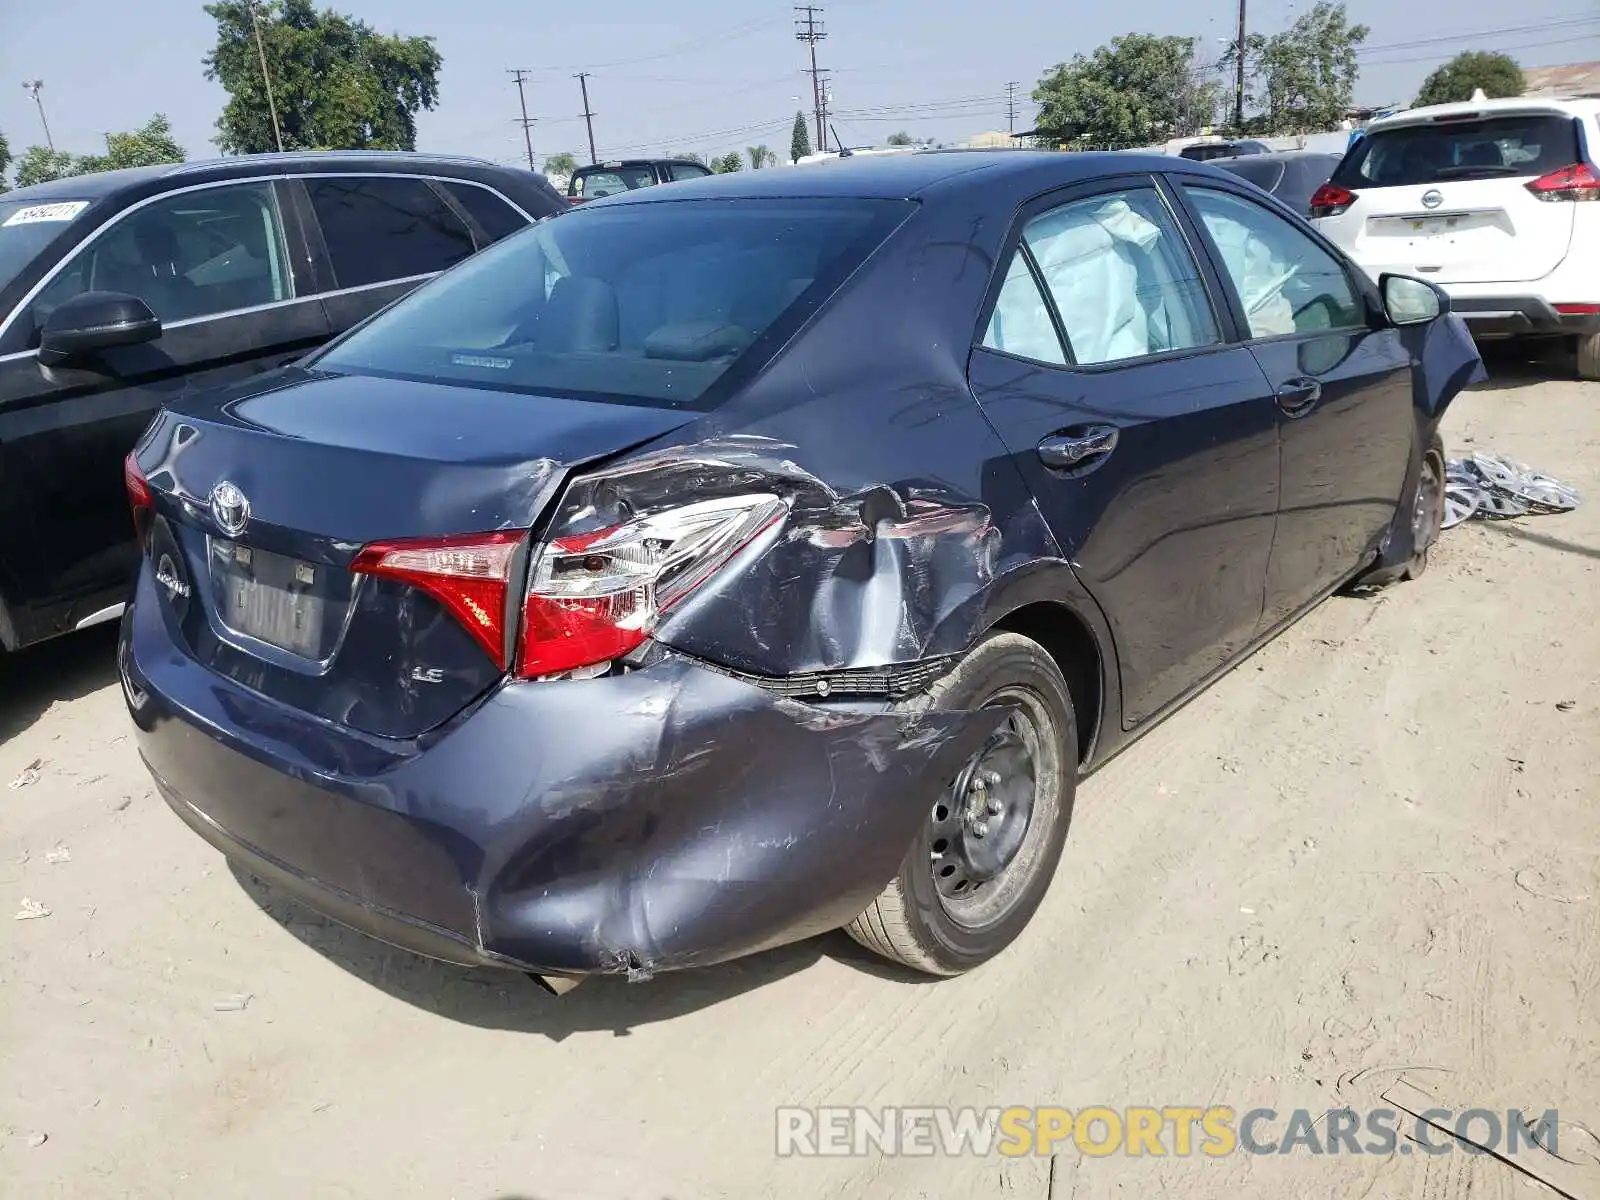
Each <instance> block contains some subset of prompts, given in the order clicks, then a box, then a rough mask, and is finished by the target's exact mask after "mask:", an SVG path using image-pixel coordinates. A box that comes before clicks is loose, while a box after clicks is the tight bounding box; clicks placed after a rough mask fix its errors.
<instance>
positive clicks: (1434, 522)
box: [1350, 433, 1445, 593]
mask: <svg viewBox="0 0 1600 1200" xmlns="http://www.w3.org/2000/svg"><path fill="white" fill-rule="evenodd" d="M1444 462H1445V460H1444V440H1443V439H1442V438H1441V437H1440V436H1439V435H1438V434H1437V433H1435V434H1434V435H1433V437H1432V439H1431V440H1430V441H1429V442H1428V449H1427V450H1426V451H1425V452H1424V453H1423V456H1422V467H1421V469H1420V470H1419V471H1418V472H1417V482H1416V485H1415V486H1414V487H1413V488H1412V490H1411V492H1410V493H1409V494H1408V495H1407V496H1406V497H1405V499H1403V500H1402V501H1401V502H1400V503H1399V504H1398V505H1397V506H1396V507H1395V515H1394V526H1392V527H1391V529H1394V528H1398V527H1399V524H1400V522H1401V521H1405V520H1409V521H1410V522H1411V544H1412V547H1413V549H1412V553H1411V557H1410V558H1409V559H1407V560H1406V561H1405V562H1402V563H1391V564H1388V565H1385V566H1377V567H1373V568H1372V569H1371V570H1369V571H1367V572H1366V573H1365V574H1363V575H1361V576H1360V577H1358V578H1357V579H1356V580H1355V581H1354V582H1353V583H1352V584H1351V585H1350V590H1353V591H1355V592H1358V593H1359V592H1370V591H1373V590H1375V589H1378V588H1385V587H1388V586H1389V585H1390V584H1393V583H1398V582H1400V581H1401V580H1403V579H1417V578H1419V577H1420V576H1421V575H1422V574H1423V572H1425V571H1426V570H1427V569H1428V552H1429V551H1430V550H1432V549H1433V544H1434V542H1436V541H1438V539H1439V532H1440V529H1441V528H1442V526H1443V523H1444V471H1445V466H1444ZM1430 489H1431V490H1430ZM1391 536H1393V535H1392V533H1391Z"/></svg>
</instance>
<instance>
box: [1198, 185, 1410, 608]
mask: <svg viewBox="0 0 1600 1200" xmlns="http://www.w3.org/2000/svg"><path fill="white" fill-rule="evenodd" d="M1182 190H1183V192H1184V193H1185V195H1186V196H1187V198H1188V202H1189V203H1190V205H1191V206H1192V207H1193V208H1194V210H1195V215H1196V219H1197V223H1198V225H1199V226H1200V227H1201V228H1202V229H1203V230H1204V234H1203V236H1204V237H1205V238H1207V239H1208V240H1209V241H1210V242H1211V244H1212V245H1213V246H1214V247H1215V253H1216V256H1217V258H1218V260H1219V264H1220V265H1221V267H1222V270H1223V273H1224V277H1225V279H1226V280H1227V283H1228V288H1229V292H1230V296H1231V301H1232V303H1234V304H1235V305H1236V306H1238V309H1239V313H1238V319H1239V323H1240V325H1241V326H1242V327H1244V328H1245V329H1246V330H1248V332H1250V333H1251V334H1252V335H1256V336H1253V337H1252V340H1251V341H1250V350H1251V353H1253V354H1254V355H1255V357H1256V359H1257V360H1258V361H1259V362H1260V364H1261V368H1262V370H1263V371H1264V372H1265V374H1266V377H1267V380H1268V383H1269V384H1270V385H1271V387H1272V389H1273V392H1274V394H1275V396H1276V399H1277V402H1278V414H1277V421H1278V425H1279V453H1280V457H1281V480H1282V493H1281V500H1280V506H1279V514H1278V525H1277V532H1276V534H1275V537H1274V543H1273V553H1272V560H1271V563H1270V565H1269V567H1268V572H1267V584H1266V603H1265V607H1264V611H1263V614H1262V622H1263V628H1271V627H1274V626H1276V625H1278V624H1281V623H1282V622H1283V621H1285V620H1287V619H1288V618H1290V617H1291V616H1293V615H1294V614H1295V613H1297V612H1299V611H1300V610H1301V609H1303V608H1304V607H1305V606H1306V605H1307V604H1309V603H1311V602H1313V601H1314V600H1316V599H1317V598H1318V597H1319V596H1321V595H1323V594H1325V593H1326V592H1327V591H1328V590H1330V589H1331V588H1333V587H1334V586H1336V585H1337V584H1339V583H1340V582H1342V581H1343V580H1344V579H1346V578H1348V577H1349V576H1350V575H1351V574H1352V573H1354V572H1355V571H1357V570H1358V569H1359V568H1360V567H1361V566H1362V565H1363V563H1364V562H1366V561H1367V560H1368V559H1369V558H1370V557H1371V555H1372V553H1373V552H1374V551H1375V550H1376V549H1377V546H1378V544H1379V542H1380V541H1381V539H1382V537H1383V535H1384V533H1385V531H1386V530H1387V529H1388V527H1389V524H1390V522H1391V519H1392V518H1393V515H1394V510H1395V505H1396V503H1397V502H1398V500H1399V497H1400V492H1401V489H1402V488H1403V486H1404V481H1405V478H1406V469H1407V466H1408V463H1409V461H1410V457H1411V448H1412V445H1411V444H1412V441H1413V440H1414V439H1413V430H1414V427H1415V422H1414V419H1413V415H1412V387H1411V354H1410V352H1409V351H1408V350H1407V348H1406V347H1405V345H1404V344H1403V342H1402V340H1401V337H1400V334H1399V331H1398V330H1396V329H1393V328H1389V327H1387V326H1386V324H1385V323H1383V322H1382V321H1381V320H1378V319H1375V317H1374V311H1373V306H1372V304H1371V303H1370V301H1369V298H1368V297H1367V296H1366V295H1365V293H1364V290H1363V289H1362V288H1361V286H1360V285H1359V283H1358V282H1357V280H1356V276H1355V274H1354V272H1352V271H1350V270H1349V268H1348V267H1347V266H1346V265H1345V264H1344V263H1343V262H1342V260H1340V259H1339V258H1338V257H1337V256H1336V255H1335V254H1334V253H1333V252H1332V251H1331V250H1330V249H1329V248H1328V247H1326V246H1324V245H1323V244H1322V243H1321V242H1320V241H1319V239H1317V238H1316V236H1315V235H1314V234H1312V233H1311V232H1310V230H1309V228H1307V227H1306V226H1305V225H1304V224H1303V223H1301V222H1298V221H1291V220H1289V219H1288V218H1286V217H1284V216H1282V215H1281V214H1279V213H1278V212H1276V211H1275V210H1273V209H1269V208H1267V207H1266V206H1265V205H1262V204H1260V203H1259V202H1257V201H1255V200H1254V199H1252V198H1250V197H1248V196H1246V195H1244V194H1241V193H1236V192H1233V191H1231V190H1225V189H1221V188H1215V187H1213V186H1212V185H1211V184H1209V183H1207V184H1205V185H1199V184H1197V183H1195V182H1193V181H1189V182H1186V183H1185V184H1184V187H1183V189H1182Z"/></svg>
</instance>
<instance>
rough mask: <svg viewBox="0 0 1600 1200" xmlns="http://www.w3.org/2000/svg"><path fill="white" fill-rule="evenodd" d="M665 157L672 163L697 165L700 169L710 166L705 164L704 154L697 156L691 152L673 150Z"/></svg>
mask: <svg viewBox="0 0 1600 1200" xmlns="http://www.w3.org/2000/svg"><path fill="white" fill-rule="evenodd" d="M667 157H668V158H670V159H671V160H672V161H673V162H692V163H699V164H700V165H701V166H702V167H704V166H709V165H710V164H709V163H707V162H706V156H705V155H704V154H697V153H695V152H694V151H693V150H687V151H684V150H674V151H673V152H672V153H671V154H669V155H667Z"/></svg>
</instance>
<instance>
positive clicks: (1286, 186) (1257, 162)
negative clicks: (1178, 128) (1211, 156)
mask: <svg viewBox="0 0 1600 1200" xmlns="http://www.w3.org/2000/svg"><path fill="white" fill-rule="evenodd" d="M1216 165H1217V166H1218V167H1221V168H1222V169H1223V170H1224V171H1232V172H1233V173H1234V174H1235V175H1237V176H1239V177H1240V178H1241V179H1248V180H1249V181H1250V182H1251V183H1253V184H1255V185H1256V186H1257V187H1258V188H1260V189H1261V190H1262V191H1264V192H1267V193H1268V194H1270V195H1273V196H1276V197H1277V198H1278V199H1279V200H1281V201H1282V202H1283V203H1284V204H1286V205H1288V206H1289V207H1290V208H1292V209H1294V211H1295V212H1297V213H1299V214H1300V215H1301V216H1302V217H1309V216H1310V215H1311V197H1312V196H1314V195H1316V192H1317V189H1318V188H1319V187H1321V186H1322V185H1323V184H1325V183H1327V182H1328V180H1329V178H1330V177H1331V176H1332V175H1333V172H1334V168H1336V167H1337V166H1338V165H1339V155H1337V154H1322V153H1318V152H1317V151H1314V150H1287V151H1284V152H1283V153H1281V154H1255V155H1250V156H1248V157H1245V158H1227V159H1221V160H1219V161H1218V162H1217V163H1216Z"/></svg>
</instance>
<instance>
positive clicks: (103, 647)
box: [0, 624, 117, 744]
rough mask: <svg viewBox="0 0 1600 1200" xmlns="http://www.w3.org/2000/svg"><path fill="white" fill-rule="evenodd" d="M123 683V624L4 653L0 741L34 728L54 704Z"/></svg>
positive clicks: (0, 683)
mask: <svg viewBox="0 0 1600 1200" xmlns="http://www.w3.org/2000/svg"><path fill="white" fill-rule="evenodd" d="M116 681H117V627H116V625H115V624H108V625H104V626H97V627H96V628H93V629H85V630H84V631H83V632H81V633H73V634H68V635H67V636H66V637H60V638H56V639H54V640H53V641H48V642H42V643H40V644H39V645H37V646H32V647H30V648H28V649H26V650H21V651H18V652H17V653H15V654H5V653H0V744H4V743H5V742H8V741H10V740H11V739H12V738H14V737H16V736H17V735H18V734H20V733H22V732H24V731H25V730H27V729H29V728H30V727H31V726H32V725H33V724H34V722H36V721H37V720H38V719H39V718H40V717H42V716H43V715H44V714H45V713H46V712H47V711H49V708H50V706H51V705H52V704H55V703H57V702H58V701H63V700H76V699H78V698H79V697H81V696H87V695H88V694H89V693H90V692H97V691H99V690H100V689H101V688H103V687H109V686H110V685H111V684H113V683H115V682H116Z"/></svg>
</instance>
